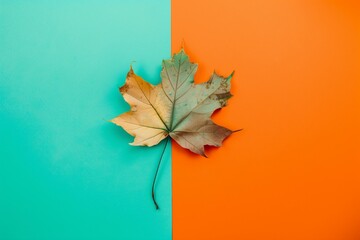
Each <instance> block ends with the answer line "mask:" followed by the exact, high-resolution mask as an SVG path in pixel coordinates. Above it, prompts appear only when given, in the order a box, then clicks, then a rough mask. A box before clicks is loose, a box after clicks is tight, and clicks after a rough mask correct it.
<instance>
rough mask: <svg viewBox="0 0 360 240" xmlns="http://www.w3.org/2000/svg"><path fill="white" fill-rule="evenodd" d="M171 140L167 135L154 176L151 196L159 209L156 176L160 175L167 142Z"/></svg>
mask: <svg viewBox="0 0 360 240" xmlns="http://www.w3.org/2000/svg"><path fill="white" fill-rule="evenodd" d="M169 141H170V137H167V139H166V143H165V146H164V149H163V150H162V153H161V156H160V160H159V163H158V165H157V168H156V172H155V176H154V180H153V184H152V189H151V196H152V199H153V202H154V204H155V208H156V210H159V205H158V204H157V202H156V199H155V183H156V177H157V175H158V172H159V168H160V164H161V160H162V158H163V156H164V153H165V149H166V146H167V144H168V142H169Z"/></svg>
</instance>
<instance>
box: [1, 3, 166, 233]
mask: <svg viewBox="0 0 360 240" xmlns="http://www.w3.org/2000/svg"><path fill="white" fill-rule="evenodd" d="M74 2H76V3H74ZM74 2H73V1H0V239H1V240H7V239H36V240H41V239H157V240H161V239H171V217H172V216H171V162H170V159H171V153H170V151H171V147H170V146H168V148H167V151H166V153H165V158H164V159H163V164H162V166H161V169H160V175H159V176H158V177H159V178H158V180H159V181H158V184H157V196H158V202H159V205H160V211H156V210H155V208H154V205H153V202H152V200H151V183H152V178H153V175H154V173H155V170H156V164H157V161H158V159H159V157H160V154H161V150H162V148H163V146H164V142H162V143H161V144H160V145H159V146H155V147H152V148H146V147H132V146H129V145H128V143H129V142H131V141H132V137H131V136H129V135H128V134H127V133H125V132H124V131H123V130H122V129H121V128H120V127H117V126H115V125H113V124H112V123H110V122H108V121H107V120H109V119H111V118H113V117H115V116H117V115H119V114H120V113H122V112H124V111H127V110H128V109H129V107H128V105H127V104H126V103H125V102H124V100H123V99H122V96H121V95H120V93H119V91H118V87H119V86H121V85H122V84H123V83H124V81H125V77H126V73H127V71H128V70H129V65H130V64H131V62H132V61H136V62H135V63H133V67H134V70H135V72H137V73H138V74H139V75H141V76H143V77H144V78H145V79H146V80H149V81H151V82H152V83H157V82H159V81H160V68H161V60H162V59H166V58H169V57H170V1H169V0H157V1H151V0H148V1H145V0H143V1H74Z"/></svg>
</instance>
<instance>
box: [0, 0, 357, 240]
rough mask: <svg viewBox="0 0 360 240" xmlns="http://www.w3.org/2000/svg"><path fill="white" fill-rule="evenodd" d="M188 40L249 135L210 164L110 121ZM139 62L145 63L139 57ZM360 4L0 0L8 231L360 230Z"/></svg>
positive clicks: (2, 204) (283, 236) (301, 233)
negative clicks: (222, 79)
mask: <svg viewBox="0 0 360 240" xmlns="http://www.w3.org/2000/svg"><path fill="white" fill-rule="evenodd" d="M182 44H184V47H185V51H186V52H187V53H188V54H189V55H190V58H191V60H192V61H195V62H197V63H199V70H198V72H197V74H196V76H195V77H196V81H197V82H202V81H206V80H207V79H208V77H209V76H210V74H211V73H212V71H213V70H214V69H215V70H216V71H217V72H218V73H219V74H222V75H228V74H229V73H231V72H232V71H233V70H235V75H234V78H233V80H232V90H231V92H232V94H233V95H234V97H233V98H232V99H231V100H230V101H229V105H228V106H227V107H226V108H224V109H222V110H221V111H219V112H218V113H216V114H215V116H214V120H215V121H216V122H217V123H220V124H222V125H224V126H227V127H229V128H231V129H239V128H243V129H244V130H243V131H242V132H239V133H236V134H233V135H232V136H231V137H229V138H228V139H227V140H226V141H225V143H224V146H223V147H221V148H219V149H215V148H211V149H208V155H209V158H208V159H205V158H202V157H199V156H195V155H194V154H191V153H189V152H188V151H186V150H184V149H181V148H180V147H178V146H177V145H176V144H175V143H173V144H172V149H170V148H168V149H167V152H166V153H165V158H164V161H163V164H162V166H161V169H160V175H159V179H158V180H159V181H158V183H157V198H158V202H159V205H160V208H161V209H160V211H155V208H154V206H153V203H152V200H151V192H150V190H151V182H152V178H153V175H154V173H155V170H156V164H157V161H158V158H159V155H160V153H161V150H162V147H163V146H162V144H160V145H159V146H156V147H153V148H145V147H132V146H129V145H128V143H129V142H131V140H132V137H131V136H129V135H128V134H126V133H125V132H124V131H123V130H122V129H121V128H119V127H116V126H115V125H113V124H111V123H109V122H108V121H107V120H109V119H111V118H113V117H115V116H117V115H118V114H120V113H122V112H124V111H127V110H128V109H129V107H128V106H127V104H126V103H125V102H124V100H123V99H122V97H121V95H120V94H119V92H118V87H119V86H121V85H122V84H123V83H124V80H125V76H126V73H127V71H128V69H129V66H130V64H131V63H132V64H133V67H134V70H135V71H136V72H137V73H138V74H139V75H141V76H142V77H143V78H144V79H146V80H148V81H150V82H152V83H154V84H155V83H158V82H159V81H160V70H161V61H162V59H167V58H170V56H171V54H172V53H174V52H176V51H178V50H179V49H180V47H181V45H182ZM134 61H135V62H134ZM359 172H360V5H359V3H358V1H350V0H345V1H336V0H333V1H331V0H315V1H300V0H299V1H297V0H294V1H285V0H275V1H265V0H254V1H235V0H233V1H231V0H222V1H192V0H172V1H171V2H170V0H156V1H151V0H137V1H130V0H129V1H107V0H105V1H96V0H91V1H82V0H80V1H69V0H65V1H42V0H34V1H20V0H19V1H17V0H15V1H10V0H1V1H0V239H1V240H11V239H24V240H27V239H34V240H42V239H44V240H48V239H49V240H50V239H51V240H53V239H54V240H55V239H124V240H127V239H140V240H142V239H144V240H145V239H154V240H163V239H164V240H167V239H176V240H192V239H196V240H197V239H229V240H232V239H244V240H255V239H256V240H263V239H268V240H272V239H274V240H275V239H277V240H289V239H291V240H304V239H306V240H358V239H359V238H360V230H359V229H360V174H359Z"/></svg>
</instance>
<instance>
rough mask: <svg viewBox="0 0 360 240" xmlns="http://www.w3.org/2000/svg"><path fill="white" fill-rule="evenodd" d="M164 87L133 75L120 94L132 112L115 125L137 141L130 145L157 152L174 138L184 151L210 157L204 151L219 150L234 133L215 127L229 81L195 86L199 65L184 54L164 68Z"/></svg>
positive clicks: (214, 80) (214, 77)
mask: <svg viewBox="0 0 360 240" xmlns="http://www.w3.org/2000/svg"><path fill="white" fill-rule="evenodd" d="M162 67H163V68H162V71H161V78H162V81H161V83H159V84H158V85H156V86H154V85H152V84H150V83H148V82H146V81H144V80H143V79H142V78H141V77H139V76H137V75H136V74H135V73H134V71H133V69H132V68H130V71H129V72H128V74H127V77H126V82H125V85H124V86H122V87H121V88H120V92H121V94H122V95H123V96H124V99H125V100H126V101H127V102H128V103H129V104H130V106H131V110H130V111H129V112H126V113H123V114H121V115H120V116H118V117H116V118H114V119H112V120H111V121H112V122H113V123H115V124H116V125H118V126H121V127H123V128H124V130H125V131H126V132H128V133H129V134H131V135H132V136H134V137H135V139H134V142H133V143H131V145H135V146H153V145H156V144H158V143H159V142H160V141H161V140H163V139H165V138H166V137H168V136H170V137H171V138H172V139H174V140H175V141H176V142H177V143H178V144H179V145H180V146H182V147H183V148H187V149H189V150H190V151H192V152H194V153H197V154H200V155H202V156H206V155H205V152H204V146H205V145H211V146H216V147H219V146H221V143H222V141H223V140H224V139H225V138H226V137H227V136H229V135H230V134H231V133H232V132H233V131H231V130H229V129H227V128H225V127H222V126H219V125H217V124H215V123H214V122H213V121H212V120H211V118H210V117H211V115H212V114H213V112H214V111H215V110H216V109H219V108H222V107H223V106H225V105H226V102H227V100H228V99H229V98H230V97H231V94H230V92H229V91H230V79H231V77H232V75H233V74H231V75H230V76H229V77H227V78H224V77H221V76H219V75H217V74H216V73H213V74H212V76H211V78H210V80H209V81H207V82H205V83H201V84H195V83H194V74H195V72H196V70H197V64H194V63H191V62H190V61H189V57H188V56H187V55H186V53H185V52H184V50H181V51H180V52H179V53H177V54H175V55H174V56H173V58H172V59H170V60H164V61H163V64H162Z"/></svg>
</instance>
